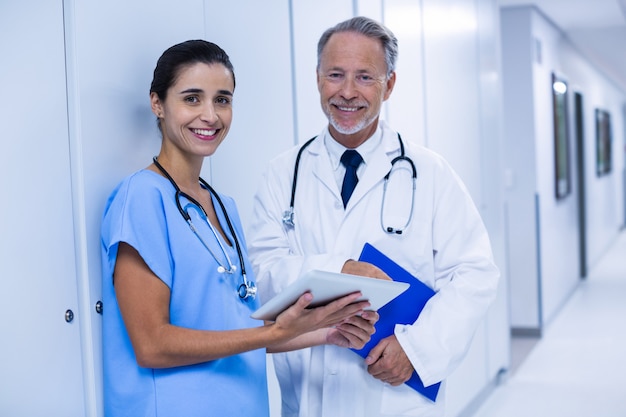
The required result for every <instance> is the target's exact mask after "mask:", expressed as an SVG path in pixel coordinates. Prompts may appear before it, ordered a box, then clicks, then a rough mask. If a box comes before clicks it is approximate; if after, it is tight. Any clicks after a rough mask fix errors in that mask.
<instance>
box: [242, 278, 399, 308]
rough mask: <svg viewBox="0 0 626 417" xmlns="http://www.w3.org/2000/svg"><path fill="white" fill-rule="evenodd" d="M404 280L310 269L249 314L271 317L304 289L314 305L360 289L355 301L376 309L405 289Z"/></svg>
mask: <svg viewBox="0 0 626 417" xmlns="http://www.w3.org/2000/svg"><path fill="white" fill-rule="evenodd" d="M407 288H409V284H407V283H405V282H396V281H386V280H381V279H375V278H368V277H362V276H358V275H350V274H342V273H338V272H328V271H319V270H312V271H309V272H307V273H305V274H304V275H302V276H301V277H300V278H299V279H298V280H297V281H295V282H294V283H292V284H290V285H289V286H288V287H286V288H285V289H284V290H283V291H282V292H281V293H279V294H277V295H276V296H275V297H274V298H272V299H271V300H268V301H267V302H266V303H264V304H263V306H261V308H259V309H258V310H256V311H255V312H254V313H252V315H251V317H252V318H254V319H259V320H275V319H276V316H278V315H279V314H280V313H281V312H282V311H283V310H285V309H286V308H287V307H289V306H291V305H292V304H293V303H295V302H296V300H297V299H298V298H299V297H300V296H301V295H302V294H304V293H305V292H307V291H310V292H311V294H313V301H312V302H311V305H310V306H311V307H318V306H321V305H324V304H327V303H328V302H330V301H332V300H335V299H337V298H340V297H343V296H344V295H348V294H350V293H353V292H355V291H361V293H362V294H363V296H362V297H361V298H359V300H368V301H369V302H370V304H371V305H370V307H369V308H368V310H378V309H379V308H381V307H382V306H384V305H385V304H387V303H388V302H389V301H391V300H393V299H394V298H395V297H397V296H398V295H400V294H401V293H403V292H404V291H406V289H407Z"/></svg>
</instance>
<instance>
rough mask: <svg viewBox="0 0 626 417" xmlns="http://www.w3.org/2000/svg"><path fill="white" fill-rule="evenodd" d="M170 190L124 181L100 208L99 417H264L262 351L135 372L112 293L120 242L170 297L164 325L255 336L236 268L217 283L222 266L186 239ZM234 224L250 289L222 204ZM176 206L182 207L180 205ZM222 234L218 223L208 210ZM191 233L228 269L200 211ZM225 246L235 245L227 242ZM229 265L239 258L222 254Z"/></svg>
mask: <svg viewBox="0 0 626 417" xmlns="http://www.w3.org/2000/svg"><path fill="white" fill-rule="evenodd" d="M174 195H175V190H174V188H173V187H172V185H171V184H170V182H169V181H168V180H167V179H165V178H163V177H161V176H160V175H158V174H156V173H155V172H152V171H149V170H142V171H139V172H137V173H135V174H132V175H130V176H129V177H127V178H126V179H124V180H123V181H122V182H121V183H120V184H119V185H118V186H117V188H116V189H115V190H114V191H113V193H112V194H111V196H110V197H109V200H108V201H107V204H106V207H105V211H104V218H103V223H102V230H101V239H102V242H101V243H102V267H103V282H102V290H103V303H104V312H103V366H104V408H105V410H104V411H105V416H107V417H113V416H116V417H117V416H132V417H139V416H157V415H158V416H159V417H166V416H186V417H193V416H235V415H242V416H243V415H245V416H259V417H261V416H263V417H267V416H268V415H269V404H268V397H267V378H266V365H265V355H266V353H265V350H264V349H259V350H256V351H251V352H246V353H243V354H240V355H234V356H229V357H226V358H222V359H218V360H214V361H210V362H206V363H201V364H197V365H191V366H182V367H176V368H169V369H147V368H141V367H139V366H138V365H137V361H136V359H135V356H134V352H133V349H132V345H131V343H130V339H129V337H128V333H127V332H126V328H125V326H124V323H123V321H122V318H121V315H120V311H119V307H118V305H117V300H116V298H115V290H114V286H113V269H114V267H115V261H116V257H117V248H118V244H119V242H126V243H128V244H129V245H131V246H132V247H133V248H135V249H136V250H137V251H138V252H139V254H140V255H141V257H142V258H143V260H144V261H145V262H146V264H147V265H148V267H149V268H150V269H151V270H152V272H154V273H155V275H156V276H157V277H158V278H159V279H161V280H162V281H163V282H164V283H165V285H167V286H168V287H169V288H170V291H171V301H170V321H171V323H172V324H173V325H176V326H181V327H187V328H191V329H200V330H231V329H241V328H249V327H258V326H261V325H262V323H261V322H259V321H257V320H253V319H251V318H250V314H251V313H252V311H254V310H256V309H257V308H258V307H259V301H258V299H257V300H250V299H248V300H241V299H240V298H239V296H238V294H237V287H238V286H239V285H240V284H241V283H242V276H241V273H240V272H241V268H238V271H237V272H236V273H234V274H228V273H218V272H217V267H218V266H219V264H218V263H217V262H216V260H215V259H214V258H213V256H211V254H210V253H209V252H208V251H207V249H206V248H205V247H204V246H203V245H202V243H201V242H200V240H199V239H198V238H197V237H196V236H195V235H194V234H193V232H192V231H191V230H190V229H189V226H188V225H187V223H186V221H185V220H184V219H183V217H182V216H181V214H180V212H179V211H178V208H177V206H176V201H175V197H174ZM220 197H221V199H222V201H223V202H224V205H225V206H226V210H227V212H228V215H229V217H230V219H231V222H232V223H233V226H234V228H235V231H236V233H237V237H238V238H239V242H240V246H241V249H242V251H244V261H245V263H246V272H247V273H248V274H247V276H248V280H250V281H253V280H254V277H253V274H252V267H251V265H249V262H248V255H247V250H246V244H245V241H244V238H243V231H242V227H241V222H240V219H239V215H238V213H237V208H236V206H235V203H234V201H233V200H232V199H231V198H229V197H226V196H222V195H220ZM181 203H182V204H183V206H186V203H187V201H186V200H185V199H182V201H181ZM214 206H215V207H216V212H217V215H218V218H219V221H220V224H222V225H223V229H224V231H225V232H226V234H227V235H229V230H228V227H227V226H226V221H225V218H224V214H223V213H222V212H221V210H220V208H219V205H218V204H217V203H216V202H215V200H214ZM188 212H189V214H190V215H191V216H192V220H193V222H194V225H195V226H196V228H197V229H198V233H199V234H200V235H201V236H202V238H203V239H204V241H205V243H206V244H207V245H209V247H210V248H211V250H212V251H213V253H215V255H216V256H217V257H218V259H219V260H220V263H221V264H223V265H227V263H226V260H225V258H223V253H222V250H221V249H220V247H219V245H218V243H217V240H216V238H215V236H214V235H213V234H212V233H211V231H210V230H209V229H208V226H207V225H206V222H205V221H204V220H203V219H202V217H201V216H200V214H199V212H198V211H197V210H193V209H189V210H188ZM229 239H230V240H231V242H234V240H233V239H232V237H231V236H230V235H229ZM225 247H226V250H227V253H228V256H229V257H230V259H231V260H232V262H233V263H234V264H235V265H237V266H239V265H238V264H239V259H238V256H237V252H236V250H235V248H234V246H233V247H229V246H227V245H225Z"/></svg>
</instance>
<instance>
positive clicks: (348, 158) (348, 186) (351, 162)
mask: <svg viewBox="0 0 626 417" xmlns="http://www.w3.org/2000/svg"><path fill="white" fill-rule="evenodd" d="M361 162H363V158H361V155H359V153H358V152H357V151H355V150H354V149H348V150H347V151H345V152H344V153H343V155H341V163H342V164H343V165H344V166H345V167H346V175H345V176H344V177H343V185H342V186H341V199H342V200H343V208H346V205H347V204H348V200H350V196H351V195H352V192H353V191H354V187H356V183H357V182H359V178H358V177H357V176H356V170H357V168H358V167H359V165H361Z"/></svg>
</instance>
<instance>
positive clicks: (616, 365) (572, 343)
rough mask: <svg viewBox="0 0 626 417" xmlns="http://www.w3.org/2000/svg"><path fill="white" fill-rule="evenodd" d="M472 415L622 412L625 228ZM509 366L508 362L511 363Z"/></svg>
mask: <svg viewBox="0 0 626 417" xmlns="http://www.w3.org/2000/svg"><path fill="white" fill-rule="evenodd" d="M526 342H527V343H529V345H528V347H529V348H530V351H529V353H528V355H527V356H526V357H525V359H523V361H522V362H521V363H519V364H518V366H517V367H516V368H514V369H513V370H512V371H511V372H510V373H511V375H509V377H508V378H506V379H505V381H504V382H503V383H502V384H501V385H499V386H498V387H496V388H495V390H494V391H493V393H492V394H490V395H489V397H488V398H487V399H486V400H485V402H484V403H483V404H482V405H481V406H480V407H479V408H478V410H477V411H476V412H475V413H474V414H473V415H472V417H531V416H532V417H626V232H622V234H621V235H620V237H619V239H618V240H617V241H616V242H615V244H614V245H613V246H612V248H611V249H610V251H609V252H608V253H607V254H606V255H605V256H604V257H603V259H602V260H601V261H600V262H599V263H598V264H597V265H596V266H595V267H594V268H593V269H592V270H591V271H590V273H589V277H588V278H587V279H586V280H585V281H583V282H582V283H581V285H580V286H579V288H578V289H577V290H576V291H575V293H574V294H573V296H572V297H571V299H570V300H569V301H568V302H567V304H566V305H565V306H564V308H563V309H562V311H561V312H560V313H559V314H558V316H557V317H556V318H555V319H554V321H553V322H552V323H550V324H549V325H548V327H547V328H546V329H545V332H544V335H543V337H542V338H541V339H538V340H536V344H534V346H533V345H532V342H533V340H532V339H531V340H528V341H526ZM513 365H515V364H513Z"/></svg>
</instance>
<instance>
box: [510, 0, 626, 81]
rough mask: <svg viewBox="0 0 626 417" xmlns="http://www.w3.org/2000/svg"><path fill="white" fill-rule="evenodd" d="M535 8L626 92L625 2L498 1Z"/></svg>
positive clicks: (617, 0)
mask: <svg viewBox="0 0 626 417" xmlns="http://www.w3.org/2000/svg"><path fill="white" fill-rule="evenodd" d="M499 3H500V6H501V7H507V6H528V5H531V6H535V7H537V8H538V9H539V10H541V12H542V13H543V14H544V15H545V16H546V17H547V18H548V19H550V20H551V21H552V22H553V23H554V24H555V25H556V26H558V27H559V28H560V29H561V30H562V31H563V33H564V34H565V36H567V38H569V40H570V41H571V42H572V44H573V45H574V46H575V47H576V48H577V49H578V50H579V51H580V53H581V54H582V55H584V56H585V57H586V58H587V59H588V60H589V61H590V62H591V63H593V64H594V65H595V66H596V67H597V68H598V69H599V70H600V71H602V72H604V73H605V74H606V76H607V77H609V78H610V79H612V80H613V81H614V82H615V84H616V85H617V86H618V87H620V88H621V90H622V91H624V92H626V0H499Z"/></svg>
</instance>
